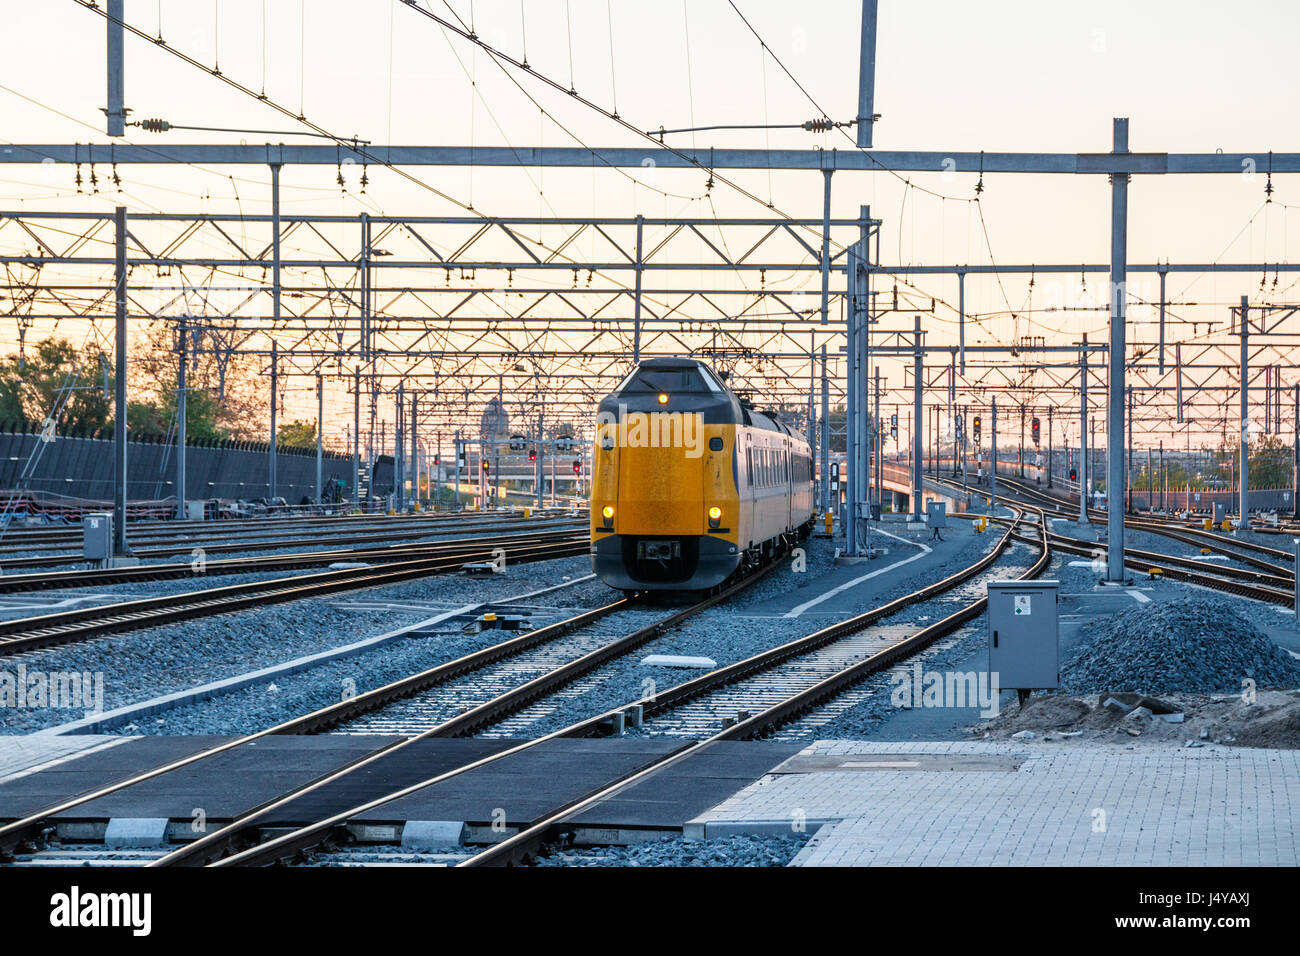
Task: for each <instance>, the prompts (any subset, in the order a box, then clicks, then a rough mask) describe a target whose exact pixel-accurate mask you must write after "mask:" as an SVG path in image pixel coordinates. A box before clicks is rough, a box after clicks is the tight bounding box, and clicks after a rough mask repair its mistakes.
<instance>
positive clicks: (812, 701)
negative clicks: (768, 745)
mask: <svg viewBox="0 0 1300 956" xmlns="http://www.w3.org/2000/svg"><path fill="white" fill-rule="evenodd" d="M1040 519H1041V513H1040ZM1013 530H1014V527H1013V528H1012V529H1008V533H1007V535H1004V538H1007V539H1009V538H1010V536H1011V531H1013ZM1038 544H1039V546H1040V547H1041V548H1042V553H1041V555H1040V556H1039V558H1038V560H1037V561H1036V562H1035V563H1034V564H1033V565H1032V566H1031V567H1030V568H1029V569H1027V570H1026V571H1025V573H1024V574H1022V575H1021V579H1022V580H1023V579H1030V578H1034V577H1037V576H1038V575H1039V574H1041V573H1042V572H1043V570H1044V569H1045V568H1046V567H1047V566H1048V563H1049V562H1050V560H1051V548H1050V544H1049V542H1048V539H1047V535H1046V529H1045V527H1042V526H1040V531H1039V541H1038ZM987 605H988V598H987V597H983V598H980V599H978V600H976V601H974V602H973V603H971V604H969V605H967V606H966V607H964V608H962V609H960V610H958V611H956V612H954V613H953V614H950V615H948V616H947V617H945V618H943V619H942V620H940V621H936V622H935V623H934V624H931V625H929V626H928V627H925V628H923V629H922V630H920V631H918V632H917V633H915V634H913V635H912V636H911V637H909V638H907V639H906V640H904V641H901V642H899V643H897V644H894V645H892V646H891V647H889V648H886V649H884V650H882V651H880V652H879V653H877V654H873V655H872V656H871V657H868V658H865V659H864V660H861V661H858V662H856V663H854V664H852V665H850V666H848V667H846V668H844V669H842V670H840V671H838V672H837V673H835V674H833V675H831V676H829V677H826V678H824V679H823V680H821V681H819V682H817V683H816V684H814V685H813V686H811V687H808V688H806V689H804V690H802V691H799V692H798V693H795V694H792V695H790V696H789V697H787V698H786V699H785V700H783V701H780V702H779V703H777V704H774V705H773V706H771V707H769V708H767V709H766V710H763V711H761V712H760V713H758V714H755V715H753V716H751V717H748V718H746V719H744V720H741V721H738V722H737V723H735V724H733V725H731V726H730V727H726V728H723V729H722V730H721V731H719V732H718V733H716V734H714V735H713V736H711V737H709V738H707V739H706V740H702V741H694V742H689V743H685V744H683V746H682V747H681V748H679V749H677V750H675V751H673V752H672V753H671V754H669V755H667V756H665V757H663V758H661V759H660V760H658V761H656V762H654V763H653V764H651V765H650V766H648V767H645V768H642V769H639V770H636V771H634V772H632V773H629V774H627V775H625V776H624V777H623V778H621V779H620V780H618V781H615V782H613V783H611V784H609V785H607V786H605V787H604V788H602V789H601V790H600V791H598V792H596V793H594V794H591V795H588V796H586V797H583V798H580V799H578V800H575V801H573V802H572V803H570V804H569V805H568V806H566V807H563V808H561V809H559V810H557V811H555V812H553V813H552V814H550V815H549V816H548V817H546V818H545V819H543V820H541V821H540V822H538V823H536V824H534V825H533V826H530V827H528V828H527V829H525V830H521V831H520V832H519V833H516V834H514V835H513V836H511V837H509V838H508V839H506V840H503V841H502V842H500V843H497V844H494V845H493V846H491V847H489V848H488V849H486V850H484V851H483V852H481V853H478V854H476V855H475V856H473V857H471V858H470V859H468V860H465V861H464V862H462V863H459V864H457V866H459V867H482V866H507V865H511V864H513V863H517V862H520V861H521V860H524V859H526V858H528V857H530V856H533V855H535V854H536V853H537V852H539V851H540V850H541V849H542V848H543V847H544V846H546V844H548V843H549V842H551V841H552V840H553V839H555V837H556V836H557V835H558V834H559V833H560V832H561V831H562V830H563V829H564V828H565V826H566V824H567V821H568V820H570V819H571V818H572V817H574V816H576V815H578V814H580V813H582V812H584V811H586V810H588V809H590V808H591V807H594V806H596V805H598V804H600V803H602V802H604V801H605V800H607V799H609V798H610V797H613V796H616V795H617V794H619V793H621V792H623V791H624V790H626V789H627V788H628V787H630V786H634V785H636V784H638V783H641V782H642V781H644V780H647V779H649V778H650V777H652V776H654V775H655V774H658V773H661V772H663V771H664V770H666V769H668V768H669V767H671V766H673V765H675V764H678V763H680V762H682V761H684V760H686V759H688V758H690V757H694V756H696V755H698V754H700V753H702V752H704V751H705V750H707V749H709V748H710V747H712V746H714V745H715V744H717V743H720V742H722V741H729V740H746V739H751V738H753V737H758V736H762V735H764V734H767V733H770V732H771V731H773V730H775V729H776V728H778V727H780V726H781V725H783V724H785V723H788V722H789V721H790V720H791V719H792V718H794V717H796V716H798V715H799V714H802V713H803V712H805V711H807V710H810V709H812V708H813V707H815V706H817V705H819V704H820V703H822V702H824V701H826V700H828V699H830V698H833V697H835V696H836V695H838V694H840V693H842V692H843V691H844V690H845V689H846V688H848V687H850V686H852V685H853V684H856V683H857V682H859V681H860V680H862V679H864V678H865V677H867V676H869V675H871V674H873V673H877V672H879V671H881V670H884V669H885V668H887V667H890V666H892V665H893V664H895V663H897V662H898V661H899V660H903V659H905V658H907V657H910V656H911V655H912V654H915V653H916V652H917V651H920V650H922V649H924V648H925V647H927V646H928V645H930V644H932V643H933V642H934V641H935V640H937V639H938V638H940V637H943V636H944V635H946V634H950V633H952V632H953V631H955V630H956V629H957V628H958V627H960V626H961V625H962V624H964V623H966V622H967V621H969V620H972V619H973V618H976V617H978V616H979V615H980V614H982V613H984V609H985V608H986V606H987ZM846 623H847V622H846ZM705 676H706V677H707V676H708V675H705Z"/></svg>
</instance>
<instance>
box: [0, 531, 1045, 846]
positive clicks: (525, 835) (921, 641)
mask: <svg viewBox="0 0 1300 956" xmlns="http://www.w3.org/2000/svg"><path fill="white" fill-rule="evenodd" d="M1021 517H1023V513H1022V514H1021ZM1036 518H1037V527H1038V528H1039V531H1040V537H1039V545H1040V552H1041V553H1040V556H1039V558H1038V559H1037V561H1036V562H1035V563H1034V565H1033V567H1031V568H1030V569H1029V570H1028V571H1027V572H1026V575H1025V576H1027V577H1028V576H1034V575H1036V574H1038V573H1040V572H1041V570H1042V569H1043V568H1044V567H1046V565H1047V563H1048V560H1049V557H1050V550H1049V547H1048V543H1047V540H1046V537H1045V536H1043V534H1042V528H1043V525H1042V521H1041V516H1040V515H1039V516H1036ZM1014 530H1016V529H1015V528H1014V527H1013V528H1008V530H1007V532H1006V533H1005V534H1004V535H1003V536H1002V538H1001V539H1000V540H999V542H998V544H997V545H996V546H995V547H994V549H993V550H992V551H991V552H990V553H989V554H988V555H985V556H984V557H982V558H981V559H979V560H978V561H976V562H974V563H973V564H972V565H970V566H969V567H967V568H965V569H963V570H962V571H960V572H958V573H957V574H955V575H952V576H950V577H949V578H945V579H943V580H942V581H939V582H934V583H932V584H930V585H927V586H926V587H924V588H921V589H919V590H918V591H915V592H912V593H911V594H908V595H905V596H903V597H901V598H899V599H897V600H895V601H891V602H889V603H888V604H886V605H883V606H882V607H880V608H876V609H874V610H872V611H869V612H867V613H865V614H862V615H857V616H855V617H854V618H851V619H849V620H847V621H844V622H841V623H839V624H836V625H832V626H830V627H827V628H822V629H820V630H818V631H816V632H814V633H813V634H810V635H808V636H806V637H804V638H801V639H798V640H796V641H792V642H789V643H788V644H786V645H782V646H781V647H777V648H773V649H770V650H768V651H765V652H763V653H761V654H759V655H756V656H754V657H752V658H749V659H747V660H745V661H741V662H738V663H736V664H733V665H730V666H728V667H724V668H719V669H718V670H716V671H713V672H710V673H709V674H705V675H702V676H701V677H698V678H696V679H694V680H692V681H688V682H686V683H684V684H682V685H679V686H678V687H675V688H672V689H670V690H668V691H664V692H661V693H659V694H656V695H655V696H653V697H647V698H642V699H639V700H635V701H632V702H630V703H628V704H626V705H622V706H620V707H618V708H615V709H613V710H610V711H607V712H605V713H602V714H597V715H595V716H592V717H589V718H587V719H585V720H582V721H580V722H578V723H576V724H573V725H571V726H570V727H567V728H564V729H562V730H559V731H556V732H554V733H551V734H547V735H545V736H542V737H539V738H537V739H535V740H530V741H525V742H522V743H520V744H518V745H517V746H514V747H510V748H508V749H507V750H505V751H503V752H501V753H498V754H495V755H493V756H492V757H488V758H484V759H482V760H476V761H473V762H471V763H468V764H466V765H464V766H462V767H459V768H456V769H455V770H453V771H449V772H447V773H444V774H441V775H439V776H438V777H435V778H432V779H429V780H424V781H421V782H420V783H418V784H415V785H412V786H410V787H406V788H403V789H402V790H399V791H397V792H395V793H391V794H387V795H385V796H383V797H382V798H380V799H377V800H374V801H370V802H369V803H367V804H364V805H362V806H359V807H353V808H351V809H350V810H348V811H346V812H344V813H342V814H338V815H335V816H333V817H330V818H329V819H326V820H322V821H319V822H317V823H315V824H312V825H310V826H307V827H303V828H300V829H299V830H295V831H292V832H290V833H287V834H282V835H280V836H276V837H274V838H273V839H271V840H268V841H266V842H264V843H261V844H258V845H256V846H254V847H251V848H247V849H241V848H239V844H238V843H237V842H236V840H235V837H236V836H237V835H238V834H239V832H240V831H241V830H249V829H251V828H252V827H254V826H255V825H256V822H257V820H256V817H257V816H258V815H261V814H262V813H265V812H269V810H271V809H274V808H275V807H278V806H283V805H284V803H286V802H288V801H289V800H292V799H296V798H297V797H298V796H301V795H302V793H303V792H305V790H299V791H297V792H295V793H294V794H291V795H287V796H286V797H284V798H282V799H281V800H277V801H276V802H275V803H274V804H272V805H271V806H269V807H263V808H261V809H260V810H259V811H257V813H256V814H255V815H254V816H253V817H251V818H249V819H245V820H243V821H240V822H239V823H238V826H237V827H236V826H234V825H232V827H228V828H226V831H218V833H215V834H211V835H209V836H208V837H204V838H202V839H201V840H199V841H196V842H195V843H194V844H191V845H189V846H187V847H184V848H182V849H180V850H177V851H175V852H174V853H172V854H169V855H168V856H167V857H164V858H162V859H160V860H158V861H155V862H154V863H152V864H150V865H160V866H166V865H176V864H191V865H193V864H197V863H203V862H212V863H213V865H219V866H238V865H256V864H264V863H270V862H276V861H282V860H285V859H292V858H293V857H295V856H296V855H298V854H300V853H301V852H302V851H304V850H306V849H309V848H312V847H315V846H318V845H320V844H321V843H322V842H324V841H326V840H328V839H329V838H330V836H331V835H332V833H333V831H334V829H335V828H336V827H338V826H341V825H342V824H344V823H345V822H346V821H347V820H348V819H349V818H351V817H352V816H355V815H357V814H360V813H364V812H366V811H367V810H370V809H373V808H374V807H377V806H381V805H383V804H384V803H388V802H391V801H392V800H395V799H399V798H400V797H402V796H406V795H408V794H410V793H413V792H415V791H417V790H419V789H422V788H424V787H427V786H431V785H434V784H436V783H440V782H442V781H445V780H448V779H451V778H453V777H456V776H459V775H461V774H463V773H467V772H469V771H471V770H473V769H476V768H478V767H482V766H485V765H487V764H489V763H492V762H493V761H495V760H499V759H502V758H504V757H508V756H510V755H513V754H517V753H520V752H521V751H524V750H527V749H530V748H533V747H537V746H541V745H543V744H544V743H545V742H546V741H549V740H554V739H557V738H560V737H591V736H604V735H608V734H611V733H616V732H618V731H619V730H620V729H621V727H622V726H623V725H624V721H625V719H628V718H630V719H631V722H632V723H633V724H640V725H641V726H642V727H643V728H644V727H645V726H646V725H647V724H648V723H651V722H653V721H656V720H659V719H663V718H664V717H665V716H666V715H668V714H670V713H672V712H675V711H677V710H678V709H679V708H682V707H685V706H688V705H689V704H690V703H691V702H692V701H695V700H697V699H699V698H701V697H702V696H703V695H707V694H710V693H713V692H716V691H718V690H719V689H721V688H725V687H727V686H728V685H731V684H735V683H737V682H742V681H746V680H753V679H755V678H756V676H757V675H761V674H764V673H768V672H773V671H775V670H777V669H779V668H780V667H782V666H784V665H786V664H792V666H796V667H797V666H799V665H798V664H797V663H792V662H796V661H797V659H799V658H801V657H806V656H807V655H809V654H813V653H815V652H816V651H818V650H819V649H820V648H823V647H825V646H827V645H830V644H833V643H835V642H837V641H840V640H842V639H844V638H846V637H848V636H850V635H852V634H854V633H857V632H859V631H862V630H863V629H865V628H868V627H870V626H871V625H872V624H874V623H877V622H879V621H881V620H882V619H885V618H887V617H889V616H891V615H893V614H896V613H898V612H899V611H901V610H903V609H904V608H906V607H910V606H912V605H916V604H919V603H921V602H925V601H928V600H931V599H933V598H934V597H936V596H937V595H939V594H942V593H944V592H946V591H949V590H951V589H952V588H954V587H956V586H958V585H960V584H962V583H963V582H966V581H969V580H971V579H972V578H975V577H976V576H977V575H979V574H980V573H981V572H983V571H985V570H986V569H988V568H989V567H991V566H992V565H993V563H994V562H996V561H997V560H998V558H999V557H1000V556H1001V555H1002V554H1003V553H1004V552H1005V551H1006V549H1007V548H1008V547H1010V546H1011V544H1012V542H1013V540H1014V539H1013V536H1012V532H1013V531H1014ZM985 604H986V599H985V598H982V597H981V598H978V599H977V600H974V601H972V602H970V603H969V604H965V605H964V606H962V607H960V608H959V609H957V610H956V611H954V612H953V613H951V614H948V615H947V616H945V617H944V618H943V619H942V620H940V621H937V622H935V623H934V624H932V625H929V626H927V627H924V628H921V629H920V630H918V631H916V632H915V633H912V634H911V635H910V636H908V637H906V638H904V639H902V640H897V641H893V642H891V643H890V644H889V646H887V647H883V648H880V649H878V650H876V651H875V652H874V653H871V654H869V655H867V656H864V657H859V658H858V659H857V660H854V661H852V662H850V663H847V664H845V663H844V662H840V663H841V664H842V665H843V666H839V667H836V668H828V669H823V670H819V671H818V672H817V673H815V674H811V675H810V676H811V677H812V679H811V680H809V681H805V682H804V683H803V685H802V686H801V687H800V688H799V689H798V690H797V691H795V692H793V693H787V694H785V695H783V696H782V697H781V699H780V700H779V701H776V702H774V703H772V704H771V706H767V707H765V708H764V709H763V710H762V711H761V712H760V713H758V714H745V713H741V714H737V715H735V716H734V717H733V718H730V719H728V720H727V721H726V723H727V726H725V727H724V728H722V729H721V730H717V731H715V732H713V733H711V734H709V735H708V736H707V737H706V738H705V739H703V740H684V741H683V743H682V746H681V747H680V748H677V749H675V750H673V751H672V752H671V753H670V754H669V755H667V756H666V757H665V758H663V759H662V760H657V761H655V762H654V763H653V764H652V765H651V766H650V767H648V768H646V769H645V770H642V771H639V772H638V773H636V774H633V775H632V776H630V777H628V778H626V779H624V780H621V781H614V782H612V783H611V784H610V785H609V787H605V788H602V789H601V790H600V791H599V792H597V793H593V794H588V795H586V796H584V797H582V798H581V799H580V800H579V801H576V802H575V803H573V804H570V805H569V806H568V807H565V808H561V809H560V810H557V811H556V813H555V814H553V815H552V816H550V817H548V818H547V819H546V820H543V821H541V822H539V823H538V824H536V825H535V826H533V827H530V828H529V829H527V830H525V831H523V832H521V833H520V834H518V835H517V836H515V837H512V838H510V839H509V840H506V841H505V842H504V843H502V844H498V845H496V846H494V847H492V848H490V849H488V850H485V851H483V852H481V853H479V854H477V855H476V856H474V857H473V858H471V859H469V860H466V861H465V863H464V864H462V865H490V864H494V863H504V862H513V861H515V860H517V859H519V858H520V857H521V856H524V855H528V854H530V853H533V852H535V851H536V849H537V848H538V847H539V846H541V845H543V844H545V843H546V842H547V841H548V840H549V839H550V838H551V837H552V836H554V830H555V828H556V827H557V826H559V825H560V823H562V820H563V818H564V817H565V816H566V815H569V814H572V813H576V812H578V811H579V810H581V809H582V808H583V807H585V806H588V805H590V804H592V803H594V802H596V801H597V800H599V799H601V798H603V796H604V795H606V794H607V793H608V792H610V787H613V788H619V787H621V786H624V785H627V784H628V783H631V782H634V781H635V780H638V779H642V778H643V777H644V776H646V775H648V774H649V773H653V772H657V771H658V770H661V769H663V768H664V767H666V766H668V765H671V764H672V763H675V762H677V761H678V760H680V759H684V758H685V757H686V756H689V755H691V754H694V753H698V752H700V751H701V750H702V749H704V748H707V747H709V746H711V745H712V744H713V743H716V742H717V741H720V740H738V739H747V738H749V737H753V736H761V735H763V734H766V733H770V732H771V731H772V730H773V729H775V728H776V727H778V726H780V725H781V724H782V723H784V722H786V721H788V720H790V719H792V718H794V717H795V716H797V715H798V714H800V713H803V712H804V711H806V710H808V709H809V708H812V707H815V706H817V705H818V704H819V703H820V702H822V701H823V700H825V699H827V698H830V697H834V696H835V695H836V694H838V693H839V692H841V691H842V690H843V689H844V688H846V687H849V686H852V685H853V684H855V683H857V682H858V681H860V680H861V679H863V678H864V677H866V676H868V675H870V674H872V673H875V672H877V671H879V670H882V669H884V668H887V667H889V666H892V664H894V663H895V662H897V661H898V660H901V659H903V658H905V657H907V656H909V655H911V654H913V653H916V652H917V651H919V650H921V649H923V648H924V647H926V646H928V645H929V644H930V643H932V642H933V641H935V640H937V639H939V638H940V637H942V636H943V635H945V634H948V633H951V632H952V631H954V630H956V629H957V628H959V627H960V626H961V625H963V624H964V623H966V622H968V621H969V620H971V619H972V618H974V617H977V616H978V615H979V614H981V613H983V610H984V607H985ZM597 663H598V662H597ZM593 666H594V664H593ZM587 669H590V668H587ZM573 676H576V674H575V675H573ZM548 683H549V682H548ZM552 686H554V685H552ZM550 690H551V687H548V686H545V685H543V684H538V683H534V684H533V686H531V687H530V686H529V685H523V686H522V687H520V688H516V689H515V690H514V691H512V692H509V693H508V694H506V695H502V696H501V697H500V698H497V699H494V700H492V701H490V702H488V703H486V704H483V705H480V706H478V707H476V708H472V709H471V710H469V711H467V712H466V713H465V714H463V715H460V716H459V717H455V718H452V719H451V720H448V721H445V722H444V723H442V724H440V725H438V726H437V727H434V728H431V729H429V730H427V731H425V732H424V733H423V734H422V735H421V736H420V737H417V738H410V741H413V740H417V739H422V738H425V737H429V736H448V735H459V734H468V733H473V732H475V731H479V730H481V729H482V728H484V727H486V726H489V725H490V724H491V723H492V722H494V721H498V720H500V719H502V717H503V716H505V715H507V714H509V713H511V712H513V711H514V710H516V709H517V708H518V706H520V705H521V704H524V703H527V702H528V701H529V700H530V699H539V698H540V697H541V696H543V695H544V694H546V693H548V692H550ZM410 741H403V742H401V743H399V744H397V745H396V746H398V747H400V746H404V745H406V744H407V743H409V742H410ZM388 753H391V749H387V750H385V751H383V753H381V754H380V755H374V756H372V757H367V758H366V759H365V760H364V761H362V762H361V763H360V764H355V765H353V766H352V767H349V768H344V769H342V770H340V771H338V772H337V773H336V774H334V775H330V776H329V777H327V778H323V779H321V780H318V781H316V782H314V783H313V784H311V785H309V788H308V789H316V788H319V787H321V786H325V785H327V784H328V783H330V782H332V781H333V780H335V779H337V778H338V777H339V776H343V775H346V774H347V773H350V772H353V771H354V770H356V769H357V768H358V767H359V766H361V765H362V764H368V763H370V762H372V760H373V759H378V757H379V756H382V755H384V754H388ZM3 836H4V832H3V830H0V838H2V837H3ZM231 851H234V852H233V855H230V856H223V854H225V853H229V852H231Z"/></svg>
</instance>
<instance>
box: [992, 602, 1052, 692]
mask: <svg viewBox="0 0 1300 956" xmlns="http://www.w3.org/2000/svg"><path fill="white" fill-rule="evenodd" d="M1059 587H1060V584H1059V582H1057V581H991V582H989V586H988V594H989V607H988V619H989V673H990V675H992V674H996V675H997V678H998V686H999V687H1001V688H1002V689H1003V690H1007V689H1016V690H1045V689H1050V688H1055V687H1059V686H1060V682H1061V679H1060V669H1061V631H1060V623H1059V620H1058V613H1057V612H1058V609H1059V607H1060V605H1059V603H1058V597H1057V594H1058V591H1059Z"/></svg>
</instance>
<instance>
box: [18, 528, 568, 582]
mask: <svg viewBox="0 0 1300 956" xmlns="http://www.w3.org/2000/svg"><path fill="white" fill-rule="evenodd" d="M580 520H585V519H579V518H576V517H573V516H563V517H560V518H548V519H538V520H536V521H532V522H530V523H532V524H544V523H552V524H574V525H577V524H578V523H579V521H580ZM517 527H519V524H518V523H517V522H516V523H504V524H502V523H498V524H485V523H484V522H481V521H480V522H440V523H439V524H437V525H420V526H407V527H405V528H403V529H401V530H398V531H393V530H388V531H374V532H365V533H353V534H350V535H330V534H321V535H316V536H312V537H293V538H288V537H269V538H266V537H241V536H235V537H233V538H232V536H230V535H222V536H220V537H214V538H211V539H209V538H191V539H186V540H185V541H183V542H182V543H180V544H165V545H163V546H160V547H144V546H142V545H143V544H145V542H140V541H132V542H131V544H132V549H133V551H134V554H135V556H136V557H138V558H141V559H149V558H167V557H175V556H176V555H182V554H184V555H189V554H193V553H194V552H195V551H196V550H197V551H201V552H202V553H203V554H204V555H205V556H206V555H209V554H231V553H236V552H241V551H285V550H289V549H292V548H305V547H321V546H330V545H333V546H340V545H362V546H366V545H380V544H386V543H392V542H396V541H410V540H411V539H419V538H427V537H431V536H434V535H444V534H448V533H450V532H453V531H475V532H480V533H484V532H490V531H504V530H509V529H511V528H517ZM347 550H350V549H343V551H342V552H336V553H346V551H347ZM84 562H85V558H84V557H83V556H82V555H81V554H79V553H71V552H69V553H61V554H41V555H29V556H26V557H15V558H6V559H3V560H0V574H8V573H10V572H11V571H15V570H21V569H25V568H57V567H62V566H64V565H69V564H82V563H84Z"/></svg>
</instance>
